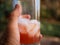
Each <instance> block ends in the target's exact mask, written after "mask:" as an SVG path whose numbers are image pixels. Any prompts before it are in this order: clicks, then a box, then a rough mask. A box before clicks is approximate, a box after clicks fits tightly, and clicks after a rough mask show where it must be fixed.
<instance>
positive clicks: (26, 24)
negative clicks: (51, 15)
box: [12, 0, 40, 45]
mask: <svg viewBox="0 0 60 45" xmlns="http://www.w3.org/2000/svg"><path fill="white" fill-rule="evenodd" d="M12 2H13V3H12V4H13V8H14V7H15V5H16V4H20V5H22V11H23V13H22V14H29V15H30V16H31V20H30V19H25V18H21V17H19V19H18V27H19V30H20V44H21V45H40V22H39V21H37V20H39V19H40V18H39V17H40V0H13V1H12Z"/></svg>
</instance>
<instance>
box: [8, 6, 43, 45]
mask: <svg viewBox="0 0 60 45" xmlns="http://www.w3.org/2000/svg"><path fill="white" fill-rule="evenodd" d="M19 16H21V17H22V18H28V19H30V18H31V17H30V15H26V14H25V15H22V6H21V5H16V6H15V9H14V10H13V11H12V13H11V14H10V18H9V24H8V32H9V37H8V40H9V41H8V43H7V44H8V45H19V44H20V32H19V28H18V17H19ZM40 38H42V35H41V34H40Z"/></svg>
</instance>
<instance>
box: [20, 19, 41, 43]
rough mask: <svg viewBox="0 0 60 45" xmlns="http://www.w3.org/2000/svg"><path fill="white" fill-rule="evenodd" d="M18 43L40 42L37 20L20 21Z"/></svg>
mask: <svg viewBox="0 0 60 45" xmlns="http://www.w3.org/2000/svg"><path fill="white" fill-rule="evenodd" d="M19 30H20V43H21V44H32V43H38V42H39V41H40V23H39V22H38V21H37V20H28V19H20V20H19Z"/></svg>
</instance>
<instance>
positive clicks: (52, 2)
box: [41, 0, 60, 37]
mask: <svg viewBox="0 0 60 45" xmlns="http://www.w3.org/2000/svg"><path fill="white" fill-rule="evenodd" d="M59 7H60V1H59V0H41V19H43V20H41V33H42V34H43V35H48V36H57V37H60V8H59ZM45 19H46V20H45ZM47 19H48V20H47ZM49 20H50V21H49ZM51 21H52V22H53V23H50V22H51ZM57 22H58V23H59V24H58V23H57Z"/></svg>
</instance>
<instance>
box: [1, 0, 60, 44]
mask: <svg viewBox="0 0 60 45" xmlns="http://www.w3.org/2000/svg"><path fill="white" fill-rule="evenodd" d="M11 1H12V0H0V35H2V33H3V32H4V31H5V30H6V26H7V23H8V19H7V18H8V17H9V14H10V12H11V11H12V2H11ZM21 1H22V6H23V5H24V6H23V14H26V13H27V14H30V15H31V16H32V19H33V18H35V15H34V12H33V11H34V8H33V6H32V5H33V3H32V0H21ZM40 1H41V3H40V5H41V7H40V15H39V16H38V18H39V21H40V22H41V33H42V35H43V39H42V40H41V45H60V0H40ZM26 10H27V11H26Z"/></svg>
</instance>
